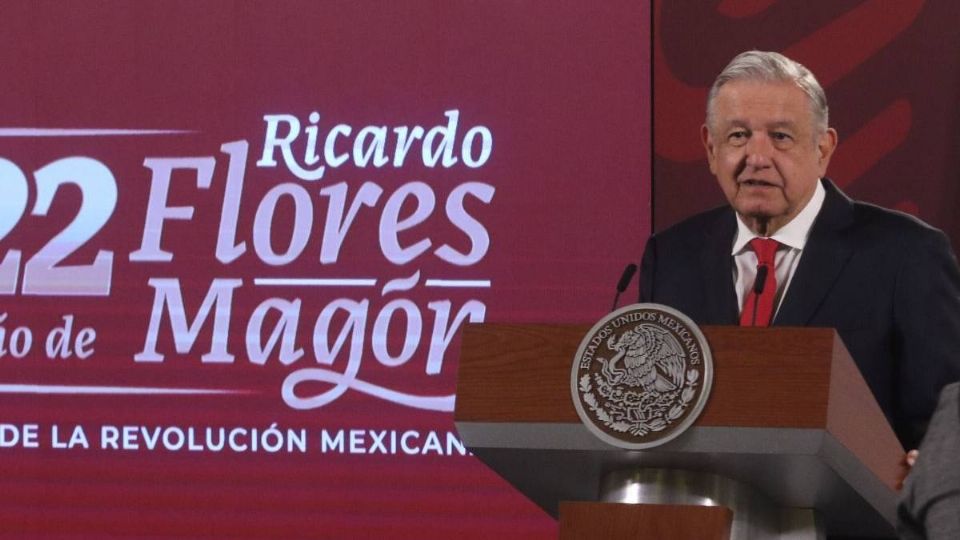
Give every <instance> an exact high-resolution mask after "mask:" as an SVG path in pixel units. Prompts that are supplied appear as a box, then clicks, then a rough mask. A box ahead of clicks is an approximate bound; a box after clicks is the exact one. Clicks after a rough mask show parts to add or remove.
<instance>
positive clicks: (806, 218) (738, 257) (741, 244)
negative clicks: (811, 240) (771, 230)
mask: <svg viewBox="0 0 960 540" xmlns="http://www.w3.org/2000/svg"><path fill="white" fill-rule="evenodd" d="M825 196H826V191H825V190H824V189H823V185H821V183H820V182H819V181H817V187H816V188H815V189H814V191H813V196H812V197H810V201H809V202H807V205H806V206H805V207H804V208H803V210H801V211H800V213H799V214H797V216H796V217H795V218H793V219H792V220H790V222H789V223H787V224H786V225H784V226H783V227H781V228H780V230H778V231H777V232H776V233H775V234H774V235H773V236H771V237H770V238H772V239H774V240H776V241H777V242H780V247H779V249H777V254H776V256H775V261H774V264H775V265H776V275H777V295H776V296H775V297H774V299H773V303H774V305H775V306H776V311H779V310H780V304H781V303H782V302H783V297H784V296H786V292H787V288H788V287H789V286H790V281H791V280H792V279H793V274H794V273H795V272H796V271H797V265H798V264H799V263H800V256H801V255H803V248H804V246H806V245H807V238H808V237H809V236H810V229H811V227H813V222H814V220H816V219H817V214H819V213H820V208H821V207H822V206H823V199H824V197H825ZM758 236H759V235H757V234H755V233H754V232H753V231H751V230H750V227H747V225H746V223H744V222H743V219H742V218H741V217H740V215H739V214H737V236H736V238H734V241H733V250H732V252H731V254H732V255H733V260H734V265H733V285H734V288H735V289H736V291H737V303H738V305H739V306H740V309H741V310H743V302H744V301H745V300H746V297H747V294H748V292H749V291H750V290H751V288H753V281H754V280H755V279H756V277H757V254H756V253H754V252H753V250H752V249H750V245H749V244H750V241H751V240H753V239H754V238H757V237H758ZM776 311H774V315H773V317H774V319H775V318H776ZM772 322H773V319H771V323H772Z"/></svg>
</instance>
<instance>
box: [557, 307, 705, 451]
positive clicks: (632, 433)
mask: <svg viewBox="0 0 960 540" xmlns="http://www.w3.org/2000/svg"><path fill="white" fill-rule="evenodd" d="M712 377H713V365H712V360H711V358H710V351H709V348H708V347H707V343H706V340H705V339H704V338H703V335H702V334H701V333H700V329H699V328H697V326H696V325H695V324H693V322H692V321H690V320H689V319H688V318H687V317H685V316H684V315H683V314H681V313H679V312H677V311H676V310H673V309H672V308H669V307H666V306H660V305H658V304H635V305H633V306H627V307H625V308H621V309H619V310H617V311H615V312H614V313H611V314H610V315H608V316H607V317H605V318H604V319H602V320H601V321H600V322H598V323H597V324H596V325H595V326H594V328H593V329H592V330H591V332H590V333H588V334H587V336H586V337H585V338H584V339H583V341H582V342H581V345H580V349H579V350H578V352H577V358H576V359H575V362H574V366H573V370H572V377H571V390H572V392H573V396H574V404H575V405H576V407H577V411H578V413H579V414H580V417H581V419H582V420H584V423H585V424H586V425H587V427H588V428H591V426H593V427H592V428H591V430H592V431H595V433H596V434H598V435H600V436H601V438H603V439H604V440H606V441H607V442H611V443H613V444H617V445H619V446H624V447H626V448H634V449H635V448H647V447H651V446H655V445H657V444H662V443H664V442H666V441H668V440H670V439H672V438H674V437H676V436H677V435H679V434H680V433H681V432H682V431H683V430H685V429H686V428H687V427H689V425H690V424H692V423H693V421H694V420H695V419H696V417H697V416H698V415H699V413H700V410H702V408H703V405H704V403H705V401H706V397H707V395H708V393H709V387H710V384H711V381H712Z"/></svg>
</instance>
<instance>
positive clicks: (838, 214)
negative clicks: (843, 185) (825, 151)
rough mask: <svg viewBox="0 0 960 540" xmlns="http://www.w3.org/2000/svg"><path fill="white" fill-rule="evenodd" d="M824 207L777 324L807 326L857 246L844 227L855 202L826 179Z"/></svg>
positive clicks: (849, 219) (851, 218)
mask: <svg viewBox="0 0 960 540" xmlns="http://www.w3.org/2000/svg"><path fill="white" fill-rule="evenodd" d="M823 184H824V188H826V191H827V194H826V198H825V199H824V201H823V208H821V209H820V214H819V215H818V216H817V219H816V221H815V222H814V223H813V228H811V230H810V238H809V239H808V240H807V244H806V246H805V247H804V250H803V255H802V256H801V257H800V264H799V265H798V266H797V270H796V273H795V274H794V276H793V280H792V281H791V282H790V286H789V289H787V296H786V297H785V298H784V299H783V304H782V305H781V306H780V310H779V311H778V312H777V315H776V318H775V320H774V323H773V324H775V325H777V326H805V325H807V324H809V322H810V320H811V318H812V317H813V316H814V314H815V313H816V311H817V308H818V307H819V306H820V304H821V303H822V302H823V300H824V298H825V297H826V296H827V293H828V292H829V291H830V288H831V287H832V286H833V284H834V282H835V281H836V280H837V277H839V276H840V272H841V271H842V270H843V267H844V266H845V265H846V264H847V261H848V260H849V259H850V255H851V254H852V253H853V248H854V246H853V245H852V243H851V242H849V241H847V240H846V239H845V235H844V234H843V233H842V231H843V229H845V228H846V227H847V226H849V225H850V223H852V222H853V201H851V200H850V199H849V198H848V197H847V196H846V195H844V194H843V192H841V191H840V190H839V189H837V187H836V186H834V185H833V183H832V182H830V181H829V180H827V179H824V181H823Z"/></svg>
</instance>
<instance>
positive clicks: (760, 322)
mask: <svg viewBox="0 0 960 540" xmlns="http://www.w3.org/2000/svg"><path fill="white" fill-rule="evenodd" d="M750 247H751V248H752V249H753V251H754V253H756V254H757V277H756V280H755V281H754V283H753V288H752V289H751V290H750V294H748V295H747V300H746V301H745V302H744V303H743V312H741V313H740V326H770V320H771V319H772V318H773V298H774V297H775V296H776V295H777V272H776V264H775V255H776V254H777V248H778V247H780V243H779V242H777V241H776V240H773V239H772V238H754V239H753V240H751V241H750ZM757 290H760V291H761V292H760V293H759V294H757Z"/></svg>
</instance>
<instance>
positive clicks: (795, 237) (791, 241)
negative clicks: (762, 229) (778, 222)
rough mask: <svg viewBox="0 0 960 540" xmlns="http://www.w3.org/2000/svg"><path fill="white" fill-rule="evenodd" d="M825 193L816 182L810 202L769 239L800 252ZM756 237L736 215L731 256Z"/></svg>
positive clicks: (821, 186) (818, 182) (821, 185)
mask: <svg viewBox="0 0 960 540" xmlns="http://www.w3.org/2000/svg"><path fill="white" fill-rule="evenodd" d="M826 193H827V192H826V190H825V189H823V184H822V183H821V182H820V181H819V180H818V181H817V187H815V188H814V190H813V196H812V197H810V201H809V202H807V205H806V206H804V207H803V210H801V211H800V213H799V214H797V215H796V217H794V218H793V219H792V220H790V222H789V223H787V224H786V225H784V226H783V227H781V228H780V230H779V231H777V232H776V233H775V234H774V235H773V236H771V237H770V238H773V239H774V240H776V241H777V242H780V243H781V244H783V245H785V246H788V247H791V248H794V249H799V250H802V249H803V247H804V246H806V245H807V238H808V237H809V236H810V229H811V228H812V227H813V222H814V220H816V219H817V214H819V213H820V208H821V207H823V200H824V198H825V197H826ZM758 236H759V235H758V234H756V233H754V232H753V231H751V230H750V227H747V224H746V223H744V222H743V218H741V217H740V214H737V237H736V239H735V240H734V242H733V251H732V252H731V254H732V255H737V254H739V253H740V252H742V251H743V250H744V249H746V247H747V244H748V243H750V241H751V240H753V239H754V238H757V237H758Z"/></svg>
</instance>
